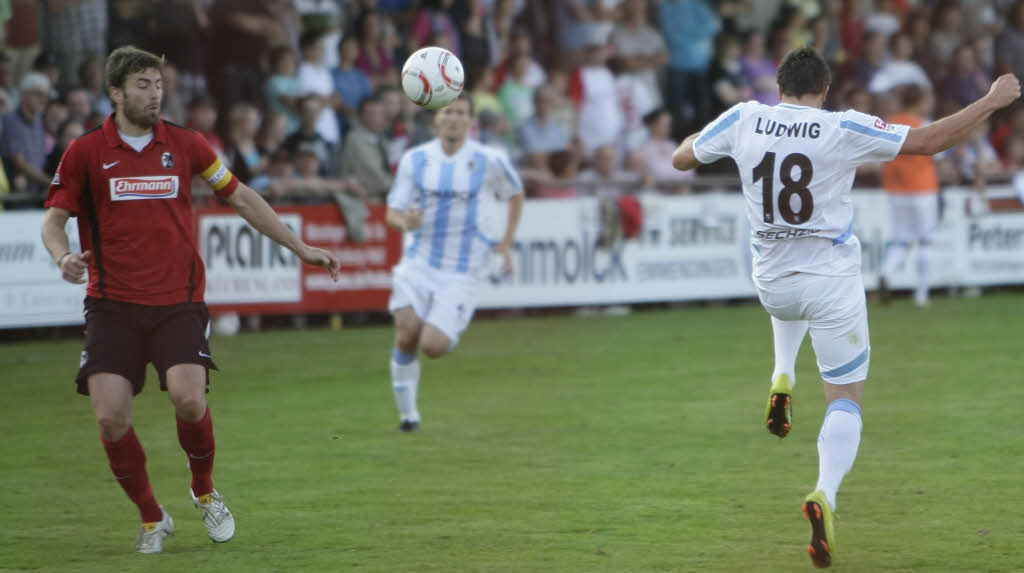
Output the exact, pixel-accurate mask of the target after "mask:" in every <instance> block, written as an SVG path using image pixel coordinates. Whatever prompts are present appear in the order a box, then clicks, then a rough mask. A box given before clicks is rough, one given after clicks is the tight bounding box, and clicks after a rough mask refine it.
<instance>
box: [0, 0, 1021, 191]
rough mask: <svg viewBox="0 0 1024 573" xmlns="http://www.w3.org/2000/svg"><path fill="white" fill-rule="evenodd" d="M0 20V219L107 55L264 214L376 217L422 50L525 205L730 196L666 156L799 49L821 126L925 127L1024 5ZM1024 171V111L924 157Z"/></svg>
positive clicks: (594, 2)
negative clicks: (918, 112)
mask: <svg viewBox="0 0 1024 573" xmlns="http://www.w3.org/2000/svg"><path fill="white" fill-rule="evenodd" d="M0 19H2V20H3V21H4V24H5V25H4V26H3V27H0V30H3V32H4V36H3V41H2V45H3V50H2V52H0V113H2V115H3V119H2V124H0V129H2V131H0V157H2V159H3V170H2V172H0V194H2V193H9V192H16V193H18V196H20V197H26V196H27V197H28V200H26V201H21V202H8V208H12V207H13V208H17V207H19V206H27V207H39V206H40V205H41V202H42V198H43V196H44V194H45V190H46V188H47V186H48V183H49V181H50V179H51V178H52V175H53V173H54V170H55V169H56V166H57V163H58V162H59V160H60V156H61V153H62V152H63V150H64V148H66V146H67V145H68V143H69V142H70V141H71V140H72V139H73V138H75V137H77V136H78V135H79V134H81V133H82V132H83V131H84V130H87V129H90V128H92V127H94V126H96V125H98V124H99V123H101V122H102V121H103V120H104V119H105V117H106V116H107V115H108V114H109V113H110V112H111V104H110V101H109V99H108V98H107V95H106V93H105V88H104V77H103V67H104V57H105V55H106V54H107V53H109V51H110V50H112V49H114V48H116V47H118V46H122V45H126V44H132V45H135V46H138V47H141V48H144V49H148V50H151V51H154V52H156V53H157V54H162V55H164V56H165V57H166V66H165V68H164V117H165V118H166V119H168V120H170V121H174V122H176V123H180V124H183V125H187V126H189V127H192V128H193V129H195V130H197V131H199V132H201V133H203V134H204V135H205V136H206V137H207V138H208V140H209V141H210V143H211V144H212V145H213V146H214V147H215V148H216V149H217V150H218V152H220V153H221V154H223V157H224V158H225V159H226V160H227V162H228V163H229V165H230V166H231V168H232V170H233V171H234V172H235V173H236V174H237V175H238V176H239V177H240V178H241V179H242V180H243V181H245V182H247V183H248V184H249V185H250V186H252V187H253V188H255V189H257V190H259V191H261V192H263V193H265V194H266V195H267V196H268V197H269V198H271V199H274V200H279V201H280V200H289V201H301V200H310V198H313V200H317V199H316V198H318V197H325V196H327V197H334V198H339V197H344V198H347V199H346V200H349V201H351V200H360V201H366V202H370V203H379V202H382V201H384V198H385V197H386V194H387V191H388V189H389V186H390V183H391V179H392V176H393V173H394V170H395V167H396V165H397V162H398V159H399V157H400V156H401V153H402V152H403V151H404V150H405V149H407V148H408V147H409V146H411V145H415V144H418V143H420V142H422V141H425V140H427V139H429V138H430V137H431V124H432V119H431V115H430V112H427V111H425V110H421V109H420V108H418V107H417V106H416V105H414V104H412V103H411V102H410V101H409V100H408V98H406V97H404V95H403V94H402V92H401V90H400V88H399V83H400V71H401V66H402V63H403V62H404V60H405V58H406V56H407V55H408V54H410V53H412V52H413V51H414V50H416V49H417V48H419V47H421V46H426V45H439V46H444V47H446V48H448V49H450V50H451V51H452V52H454V53H455V54H456V55H458V56H459V58H460V59H461V60H462V62H463V65H464V67H465V69H466V79H467V82H466V88H465V89H466V91H468V92H470V93H471V94H472V98H473V102H474V106H475V111H476V113H477V121H476V123H475V125H474V128H473V136H474V137H476V138H478V139H480V140H482V141H484V142H485V143H488V144H492V145H497V146H501V147H503V148H505V149H506V150H507V151H508V153H509V155H510V156H511V157H512V158H513V159H514V160H515V161H516V162H517V164H518V165H519V167H520V169H521V171H522V173H523V175H524V179H525V180H526V181H527V184H528V193H529V196H531V197H571V196H579V195H586V194H597V195H601V196H608V195H613V196H616V195H621V194H624V193H634V192H638V191H641V190H657V191H659V192H663V193H689V192H694V191H701V190H704V189H707V188H735V187H736V185H735V184H729V183H728V181H729V180H730V176H731V178H732V180H733V181H735V167H734V166H731V165H728V164H726V163H727V162H724V161H723V162H719V163H718V164H716V165H713V166H707V167H705V168H702V170H701V171H699V172H698V173H697V174H696V175H695V174H693V173H680V172H676V171H674V170H673V169H672V166H671V162H670V157H671V154H672V151H673V150H674V149H675V147H676V145H677V144H678V142H679V141H681V140H682V139H683V138H684V137H685V136H686V135H688V134H689V133H691V132H693V131H696V130H698V129H700V127H701V126H703V125H704V124H705V123H706V122H708V121H709V120H711V119H713V118H714V117H715V116H716V115H717V114H719V113H721V112H722V111H723V110H724V109H727V108H728V107H730V106H731V105H733V104H734V103H736V102H739V101H744V100H748V99H756V100H758V101H760V102H762V103H765V104H773V103H776V102H777V101H778V93H777V89H776V84H775V73H776V66H777V64H778V62H779V60H780V59H781V57H782V56H783V55H784V54H785V53H786V52H787V51H788V50H790V49H792V48H794V47H798V46H802V45H807V44H810V45H813V46H815V47H816V48H817V49H818V50H819V51H820V52H821V53H822V54H823V55H824V56H825V57H826V59H827V60H828V61H829V62H830V63H831V65H832V69H833V74H834V78H833V83H832V87H831V90H830V92H829V96H828V100H827V107H828V108H829V109H848V108H854V109H858V110H860V111H864V112H868V113H873V114H877V115H880V116H882V117H889V116H892V115H893V114H895V113H898V112H900V111H903V109H902V108H903V107H904V105H903V103H904V101H905V99H906V98H905V97H904V94H905V92H906V91H907V86H917V88H920V89H917V88H915V89H913V90H911V91H913V92H914V94H915V95H914V98H913V99H914V103H915V105H919V109H922V110H923V113H924V115H926V116H931V117H941V116H943V115H946V114H948V113H950V112H951V111H955V110H956V109H959V108H961V107H963V106H965V105H967V104H968V103H970V102H972V101H974V100H975V99H977V98H978V97H980V96H982V95H984V94H985V93H986V91H987V90H988V87H989V84H990V82H991V80H992V79H993V78H994V77H995V76H996V75H998V74H1000V73H1005V72H1013V73H1016V74H1017V75H1018V76H1021V77H1024V1H1020V0H960V1H929V0H721V1H714V0H38V1H37V0H0ZM922 92H923V94H924V101H925V103H924V104H923V107H920V101H921V99H922V98H921V93H922ZM1021 171H1024V106H1022V105H1018V106H1016V107H1014V108H1011V109H1008V110H1006V111H1005V112H1003V113H1000V114H998V115H997V116H994V117H993V120H992V122H991V123H990V124H989V125H986V126H985V127H984V129H983V130H979V131H978V132H977V133H976V134H975V136H974V137H972V138H971V140H970V141H968V142H967V143H965V144H963V145H961V146H959V147H958V148H955V149H953V150H950V151H949V152H946V153H945V154H944V155H943V156H942V157H941V158H940V160H939V172H940V176H941V179H942V180H943V181H944V182H948V183H963V184H970V185H974V186H975V187H978V188H981V187H983V186H984V184H985V182H986V181H989V180H991V179H993V178H1008V177H1010V176H1012V175H1013V174H1014V173H1017V172H1021ZM858 177H859V181H860V182H861V183H862V184H875V185H877V184H878V181H879V179H878V177H879V170H878V169H876V168H872V167H870V166H869V167H867V168H864V170H863V172H862V173H860V174H859V175H858Z"/></svg>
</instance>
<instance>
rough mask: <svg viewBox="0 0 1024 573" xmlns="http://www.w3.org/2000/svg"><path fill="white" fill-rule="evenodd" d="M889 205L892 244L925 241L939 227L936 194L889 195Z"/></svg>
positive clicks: (937, 197) (937, 195)
mask: <svg viewBox="0 0 1024 573" xmlns="http://www.w3.org/2000/svg"><path fill="white" fill-rule="evenodd" d="M889 204H890V206H891V207H892V241H893V242H894V243H905V244H908V245H909V244H911V243H915V242H918V241H927V240H928V239H929V238H930V237H931V236H932V233H934V232H935V229H936V228H937V227H938V226H939V194H938V193H915V194H905V193H891V194H889Z"/></svg>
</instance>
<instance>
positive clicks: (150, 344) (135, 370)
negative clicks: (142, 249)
mask: <svg viewBox="0 0 1024 573" xmlns="http://www.w3.org/2000/svg"><path fill="white" fill-rule="evenodd" d="M209 336H210V311H209V309H208V308H206V304H205V303H202V302H192V303H182V304H172V305H168V306H149V305H143V304H133V303H130V302H121V301H117V300H109V299H102V298H93V297H86V299H85V350H84V351H83V352H82V360H81V364H80V368H79V370H78V377H77V378H75V382H76V383H77V384H78V393H79V394H84V395H87V396H88V395H89V384H88V379H89V375H90V374H96V373H98V372H109V373H111V374H118V375H120V376H124V377H125V378H127V379H128V380H129V381H130V382H131V383H132V389H133V391H134V393H135V394H138V393H139V392H142V386H143V385H144V384H145V382H146V365H147V364H148V363H150V362H152V363H153V366H155V367H156V371H157V372H158V373H159V374H160V389H161V390H167V380H166V379H165V377H166V374H167V369H168V368H170V367H171V366H174V365H175V364H199V365H202V366H205V367H206V373H207V376H206V384H207V388H209V384H210V376H209V373H210V369H213V370H216V369H217V366H216V365H215V364H214V363H213V359H212V358H211V356H210V341H209Z"/></svg>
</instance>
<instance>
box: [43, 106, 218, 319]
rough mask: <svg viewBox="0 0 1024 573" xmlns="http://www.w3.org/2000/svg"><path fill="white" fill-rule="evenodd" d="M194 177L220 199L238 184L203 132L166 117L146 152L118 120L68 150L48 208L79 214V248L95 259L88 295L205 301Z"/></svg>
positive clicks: (170, 301)
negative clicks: (124, 134)
mask: <svg viewBox="0 0 1024 573" xmlns="http://www.w3.org/2000/svg"><path fill="white" fill-rule="evenodd" d="M194 174H199V175H200V176H201V177H203V178H204V179H205V180H206V181H207V182H208V183H209V184H210V186H212V187H213V189H214V191H215V192H216V194H217V195H218V196H220V197H227V196H229V195H231V193H233V192H234V191H235V189H236V188H237V187H238V179H237V178H235V176H234V175H232V174H231V172H230V171H228V169H227V168H226V167H225V166H224V165H223V164H222V163H221V160H220V158H218V157H217V154H216V153H215V152H214V151H213V149H212V148H211V147H210V145H209V144H208V143H207V142H206V139H204V138H203V136H202V135H200V134H198V133H196V132H194V131H192V130H191V129H187V128H184V127H181V126H178V125H175V124H171V123H165V122H164V121H162V120H161V121H160V122H159V123H157V125H156V127H155V128H154V130H153V140H152V141H151V142H150V143H149V145H147V146H146V147H145V148H143V150H142V151H135V150H134V149H132V148H131V147H130V146H129V145H128V144H126V143H125V142H123V141H122V140H121V137H120V135H119V134H118V131H117V125H116V124H115V123H114V116H110V117H109V118H107V120H106V121H105V122H104V123H103V125H102V126H101V127H98V128H96V129H94V130H92V131H89V132H87V133H85V134H84V135H82V136H81V137H79V138H78V139H76V140H75V141H74V142H72V143H71V145H70V146H68V149H67V150H66V151H65V152H64V157H63V159H61V163H60V166H58V168H57V174H56V175H55V176H54V178H53V183H52V184H51V185H50V195H49V198H47V200H46V206H47V207H59V208H61V209H67V210H68V211H71V213H72V214H73V215H77V216H78V234H79V237H80V239H81V243H82V251H83V252H84V251H87V250H91V251H92V254H93V256H92V261H91V262H90V264H89V289H88V294H89V296H92V297H97V298H108V299H114V300H120V301H125V302H133V303H138V304H149V305H166V304H178V303H182V302H198V301H202V300H203V293H204V291H205V290H206V271H205V268H204V267H203V261H202V259H201V258H200V257H199V248H198V246H197V245H196V233H195V224H194V217H193V212H192V192H191V189H192V176H193V175H194Z"/></svg>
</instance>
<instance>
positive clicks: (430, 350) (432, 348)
mask: <svg viewBox="0 0 1024 573" xmlns="http://www.w3.org/2000/svg"><path fill="white" fill-rule="evenodd" d="M448 346H449V345H448V344H446V343H442V342H440V341H431V342H429V343H425V344H423V345H421V346H420V349H422V350H423V354H426V355H427V358H440V357H442V356H444V355H445V354H448Z"/></svg>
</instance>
